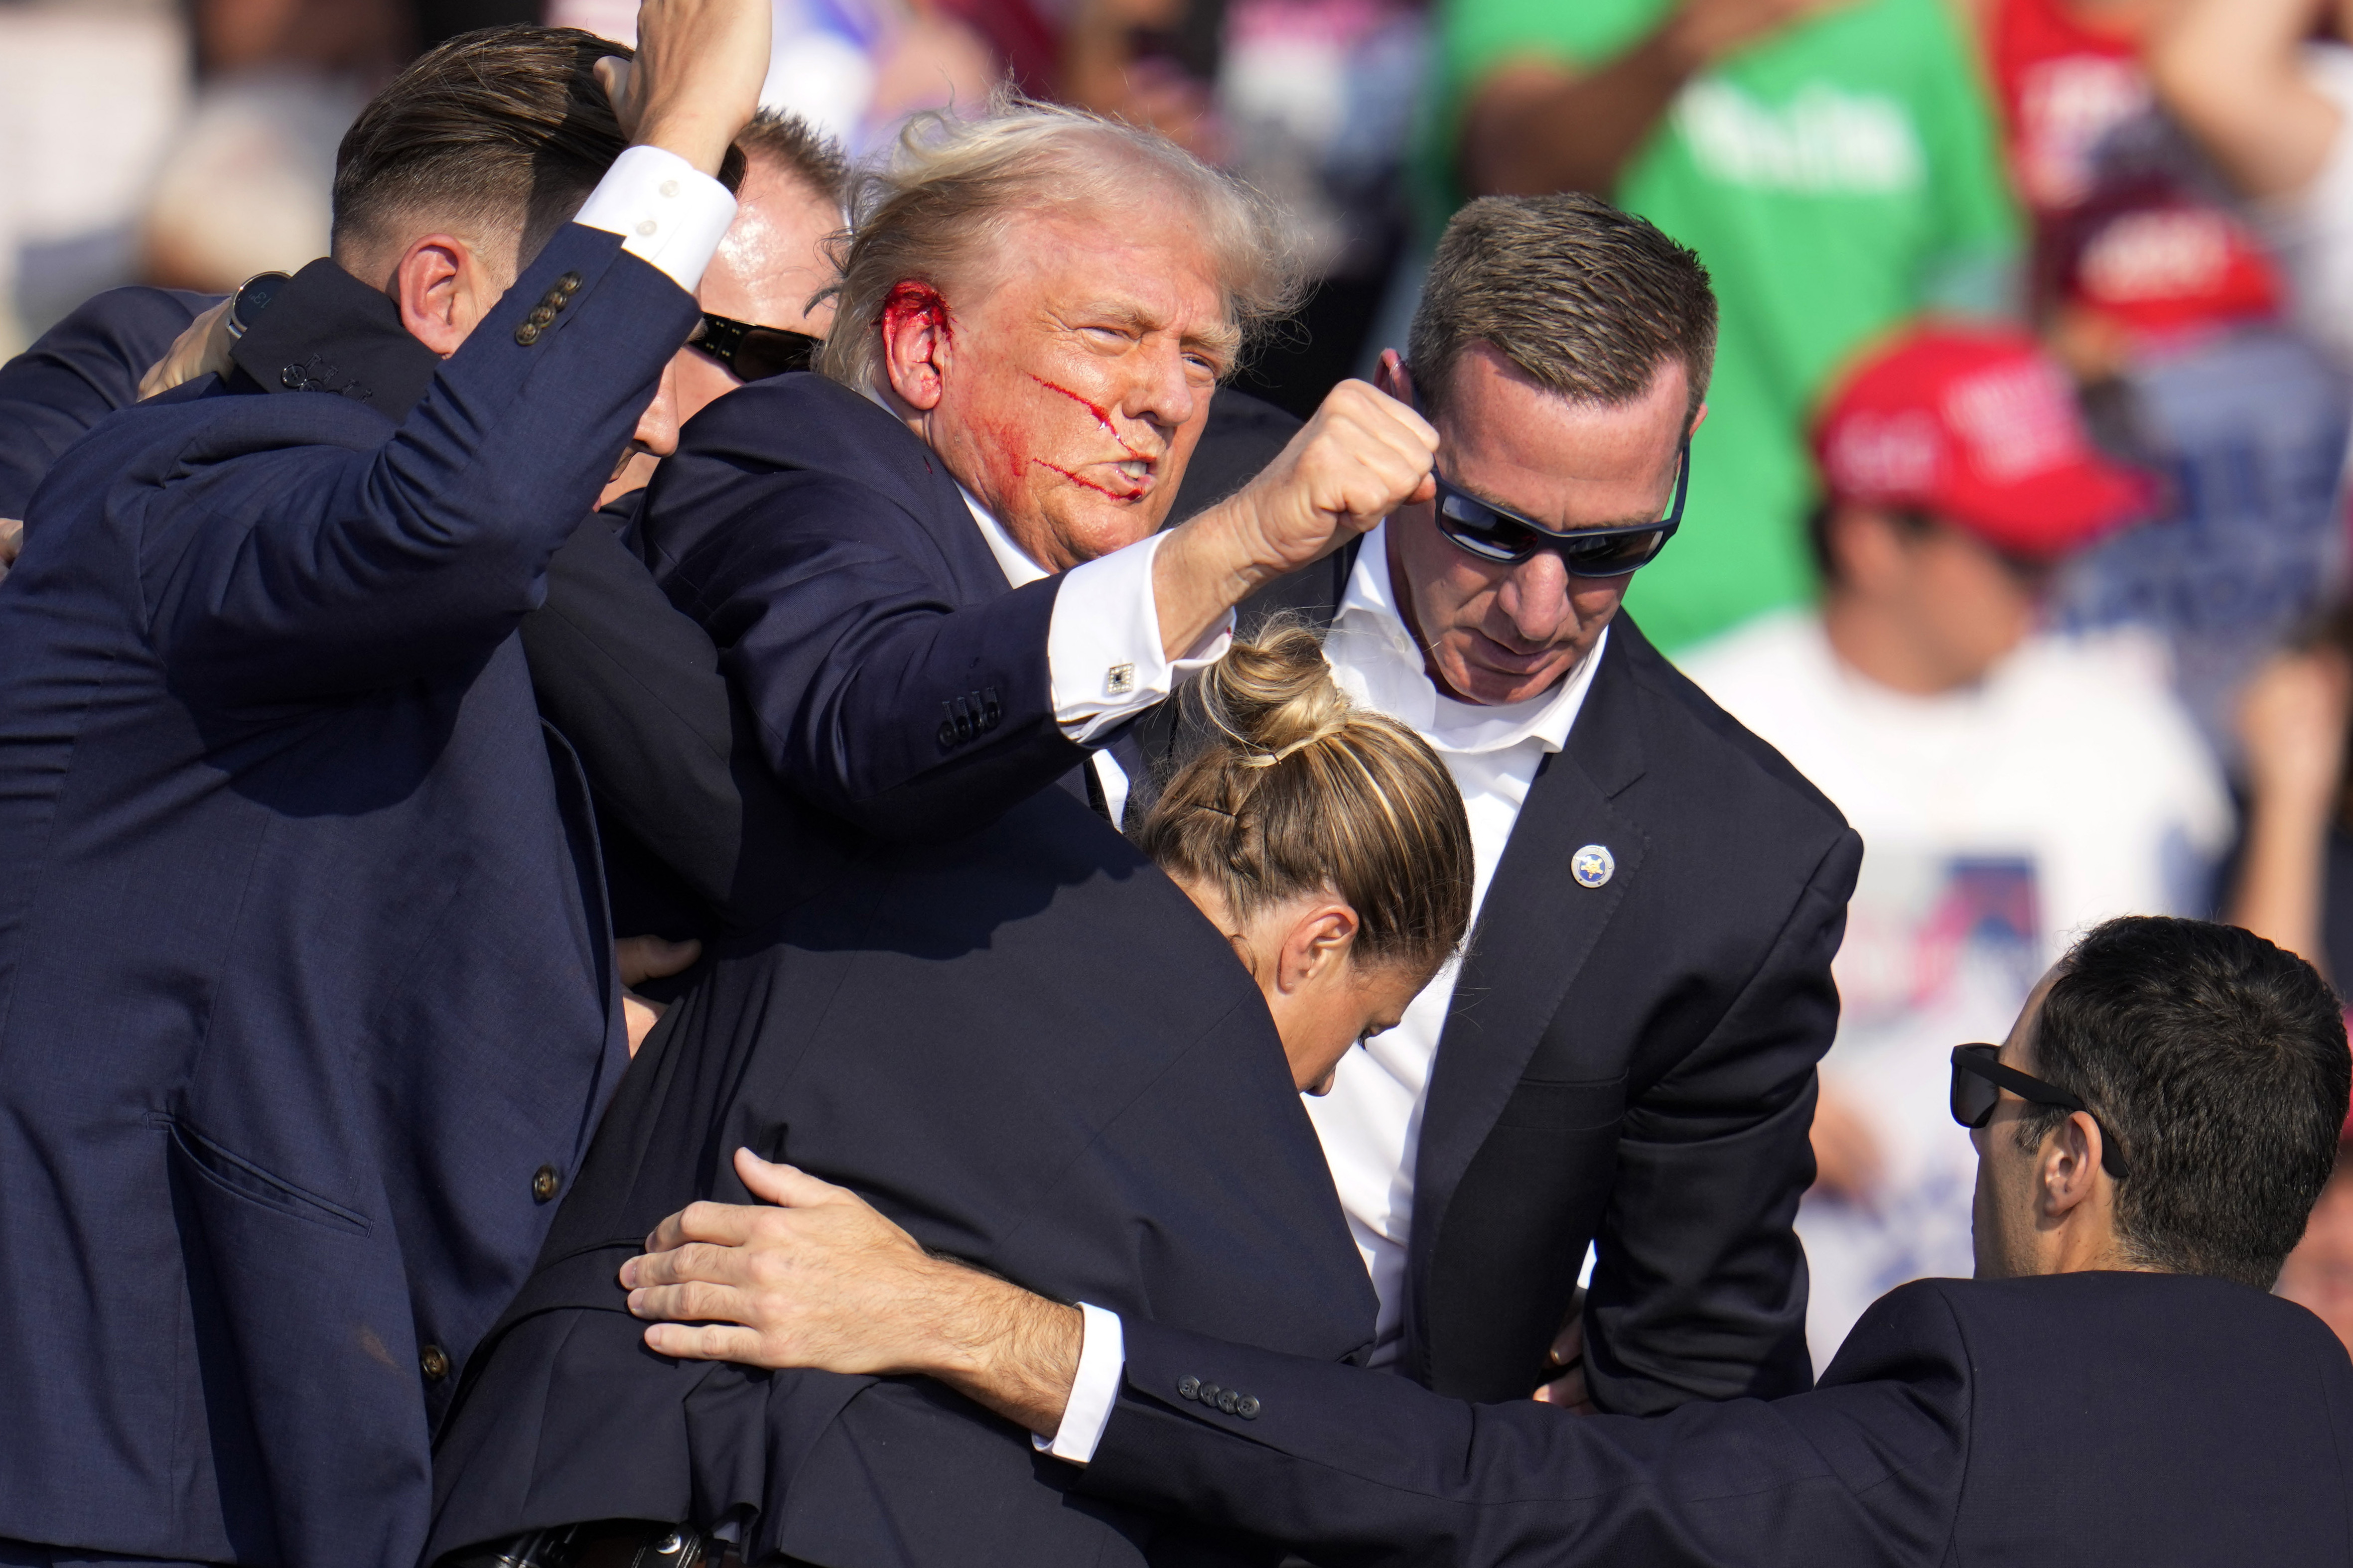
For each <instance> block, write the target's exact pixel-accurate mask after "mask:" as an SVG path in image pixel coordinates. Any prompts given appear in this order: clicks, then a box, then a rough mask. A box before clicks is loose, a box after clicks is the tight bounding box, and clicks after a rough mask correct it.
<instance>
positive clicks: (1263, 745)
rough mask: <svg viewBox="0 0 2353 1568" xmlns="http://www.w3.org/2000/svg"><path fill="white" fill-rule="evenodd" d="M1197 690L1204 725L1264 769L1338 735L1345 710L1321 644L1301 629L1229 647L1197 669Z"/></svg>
mask: <svg viewBox="0 0 2353 1568" xmlns="http://www.w3.org/2000/svg"><path fill="white" fill-rule="evenodd" d="M1200 691H1201V700H1202V702H1203V705H1204V707H1205V708H1206V709H1207V710H1208V716H1209V720H1210V722H1212V723H1213V724H1215V725H1216V726H1217V727H1218V728H1219V729H1220V730H1223V731H1225V732H1226V733H1227V734H1228V735H1229V736H1231V737H1232V738H1233V739H1234V740H1235V741H1237V742H1240V744H1241V746H1242V748H1243V750H1244V752H1246V753H1247V755H1246V756H1245V758H1244V761H1245V763H1247V765H1249V766H1251V767H1261V768H1262V767H1271V766H1272V765H1273V764H1274V763H1278V762H1280V761H1282V759H1283V758H1285V757H1288V756H1291V755H1293V754H1294V753H1295V752H1301V751H1303V750H1305V749H1306V748H1307V747H1309V746H1312V745H1314V743H1315V742H1318V741H1321V740H1327V739H1329V738H1330V737H1332V736H1335V735H1337V734H1339V733H1340V732H1341V731H1343V730H1345V728H1346V727H1347V723H1348V716H1349V713H1350V711H1351V705H1350V703H1349V701H1348V699H1347V697H1346V696H1345V694H1343V693H1342V691H1341V690H1340V688H1339V685H1338V683H1337V682H1335V680H1334V679H1332V667H1331V666H1330V665H1329V664H1327V663H1325V662H1324V644H1323V642H1322V640H1321V639H1320V638H1318V637H1316V635H1315V634H1314V632H1312V631H1310V630H1308V629H1307V628H1306V627H1305V626H1280V627H1271V628H1269V629H1268V630H1266V631H1264V632H1261V634H1260V635H1259V638H1258V640H1257V641H1256V642H1254V643H1243V642H1238V643H1236V644H1234V646H1233V647H1232V648H1231V649H1230V650H1229V651H1228V652H1227V654H1226V657H1225V658H1221V659H1219V661H1218V662H1217V663H1216V664H1214V665H1212V666H1210V667H1209V668H1208V670H1206V671H1204V672H1203V674H1202V678H1201V687H1200Z"/></svg>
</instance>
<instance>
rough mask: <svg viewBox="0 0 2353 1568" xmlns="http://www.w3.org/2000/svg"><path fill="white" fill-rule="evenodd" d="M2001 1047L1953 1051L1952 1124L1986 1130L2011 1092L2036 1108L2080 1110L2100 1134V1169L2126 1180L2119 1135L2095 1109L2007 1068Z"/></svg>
mask: <svg viewBox="0 0 2353 1568" xmlns="http://www.w3.org/2000/svg"><path fill="white" fill-rule="evenodd" d="M2000 1054H2001V1047H2000V1046H1983V1045H1978V1046H1955V1047H1953V1120H1954V1121H1957V1122H1959V1123H1960V1124H1961V1125H1962V1126H1964V1127H1967V1128H1969V1129H1971V1130H1972V1131H1974V1130H1976V1129H1977V1128H1979V1127H1983V1126H1984V1125H1985V1124H1986V1123H1987V1122H1989V1121H1992V1120H1993V1108H1994V1107H1995V1106H1996V1105H1998V1104H2000V1102H2001V1091H2002V1090H2003V1089H2008V1090H2010V1093H2012V1094H2014V1095H2016V1096H2018V1098H2019V1099H2021V1100H2032V1101H2033V1102H2034V1103H2035V1104H2037V1105H2055V1106H2057V1107H2059V1109H2061V1110H2080V1111H2082V1112H2083V1113H2084V1115H2086V1116H2090V1117H2091V1118H2092V1125H2093V1126H2094V1127H2097V1128H2098V1129H2099V1130H2100V1167H2101V1169H2103V1170H2105V1171H2106V1172H2107V1173H2108V1174H2109V1175H2111V1176H2114V1177H2115V1178H2116V1180H2117V1181H2120V1182H2121V1181H2123V1180H2124V1179H2125V1157H2124V1154H2123V1152H2121V1151H2120V1150H2118V1149H2117V1147H2116V1134H2114V1133H2112V1132H2110V1131H2108V1126H2107V1123H2106V1122H2105V1121H2101V1120H2100V1119H2099V1117H2097V1116H2096V1115H2094V1114H2093V1111H2092V1108H2091V1107H2090V1106H2088V1105H2085V1104H2084V1102H2083V1101H2082V1100H2078V1099H2076V1098H2075V1097H2074V1096H2073V1095H2072V1094H2070V1093H2068V1092H2067V1091H2066V1090H2065V1089H2060V1088H2058V1087H2057V1086H2055V1085H2052V1084H2047V1083H2045V1082H2043V1081H2042V1079H2039V1078H2030V1077H2028V1076H2027V1075H2026V1074H2024V1073H2022V1072H2021V1071H2019V1070H2018V1069H2017V1068H2006V1067H2004V1066H2002V1065H2001V1063H2000V1061H1998V1060H1996V1059H1995V1058H1998V1057H1999V1056H2000Z"/></svg>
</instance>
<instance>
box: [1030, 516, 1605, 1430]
mask: <svg viewBox="0 0 2353 1568" xmlns="http://www.w3.org/2000/svg"><path fill="white" fill-rule="evenodd" d="M1387 535H1388V524H1387V523H1383V524H1382V525H1381V526H1380V527H1378V528H1376V529H1374V530H1373V531H1372V532H1370V533H1368V534H1366V536H1365V543H1364V548H1363V549H1362V550H1361V551H1359V552H1357V555H1356V570H1355V571H1354V572H1352V573H1351V574H1349V577H1348V586H1347V590H1346V592H1345V594H1344V595H1342V597H1341V600H1340V607H1339V611H1338V613H1337V614H1336V615H1335V616H1333V619H1332V630H1331V632H1330V634H1329V635H1328V636H1327V637H1325V638H1324V658H1326V659H1327V660H1329V661H1330V663H1331V666H1332V673H1333V677H1334V679H1336V680H1337V681H1338V682H1339V685H1340V688H1341V689H1342V690H1344V691H1345V692H1347V694H1348V695H1349V696H1350V697H1352V698H1354V699H1355V700H1356V701H1357V702H1359V703H1361V704H1362V705H1364V706H1365V707H1367V708H1370V709H1373V710H1376V711H1377V712H1382V713H1386V714H1388V716H1389V717H1390V718H1392V719H1396V720H1398V721H1401V722H1403V723H1405V724H1407V725H1409V726H1410V727H1411V728H1412V730H1413V731H1414V732H1415V733H1416V734H1418V735H1419V736H1420V737H1421V738H1422V739H1423V740H1424V741H1426V742H1429V743H1430V749H1431V750H1432V751H1434V752H1437V753H1438V755H1439V758H1440V761H1442V762H1444V763H1445V764H1446V771H1447V772H1448V773H1450V774H1451V775H1452V776H1453V779H1454V783H1455V786H1456V787H1457V788H1458V789H1460V790H1461V792H1462V804H1463V807H1464V810H1465V812H1466V813H1467V814H1468V816H1469V817H1470V819H1471V849H1472V860H1473V864H1474V881H1473V883H1472V905H1471V917H1472V921H1473V924H1474V927H1475V923H1476V921H1477V920H1478V917H1479V909H1480V906H1481V905H1482V904H1483V903H1484V902H1485V901H1486V897H1487V887H1488V884H1489V883H1490V882H1492V881H1493V879H1494V876H1495V868H1496V866H1497V865H1498V864H1499V863H1500V862H1501V861H1502V859H1503V858H1504V845H1505V843H1506V842H1508V841H1509V839H1510V838H1511V837H1512V826H1513V824H1514V823H1515V822H1517V821H1518V820H1519V816H1520V808H1521V807H1522V806H1523V805H1525V804H1527V798H1528V786H1529V785H1530V784H1534V783H1535V776H1536V770H1537V769H1538V768H1539V767H1541V766H1543V764H1544V759H1545V757H1546V753H1548V752H1557V751H1559V750H1560V749H1561V747H1562V746H1564V745H1566V744H1567V742H1568V732H1569V730H1570V728H1571V727H1572V726H1573V725H1575V724H1576V722H1577V713H1578V712H1579V710H1582V709H1583V708H1584V706H1585V694H1586V692H1587V691H1588V690H1589V689H1591V688H1592V685H1593V672H1594V670H1595V669H1597V668H1599V666H1600V663H1601V658H1602V655H1603V654H1604V652H1606V651H1607V649H1608V647H1609V632H1608V631H1607V630H1606V629H1605V630H1604V631H1603V632H1602V634H1601V636H1600V637H1599V639H1598V640H1596V642H1595V643H1594V645H1593V651H1592V652H1591V653H1589V654H1588V655H1587V656H1586V658H1585V659H1584V660H1583V662H1581V663H1580V664H1578V665H1577V668H1575V669H1573V670H1571V671H1570V672H1569V674H1568V677H1567V679H1565V680H1563V681H1562V682H1561V683H1560V684H1559V685H1558V686H1556V687H1555V688H1553V689H1551V690H1550V691H1547V692H1546V693H1544V694H1543V695H1542V696H1539V697H1534V698H1530V699H1529V700H1526V701H1525V702H1515V703H1512V704H1510V705H1509V706H1495V707H1485V706H1481V705H1479V704H1475V703H1470V702H1461V701H1457V700H1455V699H1453V698H1451V697H1449V696H1446V695H1445V694H1444V693H1442V692H1440V690H1439V689H1438V688H1437V687H1436V686H1435V685H1433V684H1432V683H1431V681H1430V676H1429V674H1428V673H1427V671H1426V669H1425V668H1424V666H1423V662H1422V658H1421V651H1420V649H1419V647H1417V646H1416V645H1415V643H1414V640H1413V635H1412V634H1411V633H1410V632H1409V631H1408V630H1407V629H1406V626H1405V622H1404V620H1403V619H1402V618H1400V616H1398V609H1397V599H1396V595H1394V594H1393V593H1392V592H1391V589H1390V584H1389V563H1388V537H1387ZM1562 874H1563V875H1566V874H1567V870H1566V868H1563V873H1562ZM1459 967H1460V966H1459V964H1458V963H1448V964H1447V966H1446V967H1445V968H1443V969H1441V970H1440V971H1439V972H1438V974H1437V976H1436V978H1434V979H1432V980H1431V981H1430V984H1428V985H1425V986H1424V987H1422V989H1421V993H1420V994H1419V995H1417V996H1416V997H1415V998H1414V999H1413V1001H1412V1003H1411V1004H1410V1005H1408V1007H1407V1008H1406V1011H1405V1017H1404V1019H1403V1021H1402V1022H1400V1023H1399V1024H1398V1026H1397V1027H1396V1028H1394V1029H1391V1030H1389V1031H1388V1033H1386V1034H1381V1035H1376V1036H1375V1037H1373V1038H1371V1039H1369V1040H1367V1041H1366V1042H1365V1044H1364V1046H1363V1047H1362V1048H1360V1049H1357V1050H1353V1051H1350V1052H1349V1053H1348V1054H1347V1055H1346V1056H1345V1057H1344V1058H1341V1060H1340V1066H1339V1068H1338V1069H1337V1070H1336V1071H1335V1073H1334V1075H1333V1081H1332V1092H1331V1093H1329V1094H1327V1095H1324V1096H1323V1097H1322V1098H1320V1099H1310V1100H1308V1101H1307V1113H1308V1116H1309V1118H1310V1119H1311V1120H1313V1121H1314V1123H1315V1132H1316V1136H1317V1137H1319V1138H1320V1139H1322V1140H1323V1143H1324V1158H1325V1159H1326V1160H1327V1161H1329V1162H1330V1163H1331V1166H1332V1180H1333V1184H1334V1185H1335V1187H1336V1188H1337V1189H1338V1190H1339V1194H1340V1206H1341V1208H1342V1209H1343V1210H1344V1211H1345V1213H1346V1215H1347V1216H1348V1228H1349V1230H1350V1231H1351V1232H1352V1233H1353V1234H1354V1235H1355V1237H1356V1247H1357V1248H1358V1250H1359V1251H1361V1252H1362V1253H1363V1254H1364V1256H1365V1268H1366V1271H1367V1272H1369V1273H1370V1274H1371V1275H1372V1279H1373V1290H1374V1293H1375V1295H1377V1297H1378V1298H1379V1300H1380V1315H1379V1317H1378V1319H1377V1323H1376V1327H1375V1331H1374V1334H1375V1338H1374V1347H1373V1355H1372V1364H1374V1365H1376V1366H1378V1365H1382V1364H1385V1363H1390V1362H1394V1361H1395V1360H1396V1359H1397V1357H1398V1351H1399V1349H1400V1345H1401V1341H1402V1332H1403V1321H1402V1320H1403V1314H1404V1308H1405V1268H1406V1246H1407V1243H1408V1241H1409V1238H1410V1235H1411V1227H1412V1223H1413V1176H1414V1154H1415V1146H1416V1144H1417V1142H1419V1136H1420V1132H1421V1108H1422V1101H1423V1098H1424V1096H1425V1095H1426V1094H1427V1092H1428V1090H1429V1087H1430V1063H1431V1062H1432V1061H1433V1060H1434V1059H1435V1058H1436V1057H1437V1055H1438V1040H1439V1036H1440V1034H1441V1033H1442V1032H1443V1031H1444V1029H1445V1027H1446V1012H1447V1008H1448V1006H1449V1005H1451V1003H1452V1001H1453V999H1454V983H1455V980H1456V977H1457V974H1458V972H1459ZM1104 1319H1108V1320H1110V1323H1111V1325H1112V1327H1113V1328H1115V1327H1116V1325H1117V1323H1118V1319H1117V1318H1116V1317H1115V1316H1114V1315H1113V1314H1111V1313H1108V1312H1103V1311H1101V1310H1099V1309H1092V1308H1091V1309H1089V1310H1088V1311H1087V1313H1086V1328H1085V1337H1086V1342H1087V1348H1086V1349H1085V1350H1082V1352H1081V1354H1080V1358H1079V1375H1078V1379H1077V1381H1076V1383H1075V1384H1073V1386H1072V1388H1071V1400H1070V1404H1069V1405H1068V1406H1067V1408H1066V1409H1065V1411H1064V1413H1063V1416H1062V1426H1061V1429H1060V1431H1058V1432H1057V1433H1056V1434H1055V1435H1054V1437H1053V1439H1052V1441H1051V1442H1050V1443H1049V1442H1048V1441H1047V1440H1046V1439H1044V1438H1042V1437H1041V1438H1039V1443H1038V1446H1039V1448H1040V1449H1041V1450H1044V1451H1047V1452H1050V1453H1052V1454H1054V1455H1055V1456H1057V1457H1058V1458H1065V1459H1069V1460H1071V1461H1072V1462H1073V1463H1078V1464H1083V1463H1085V1462H1086V1461H1087V1460H1088V1459H1090V1458H1093V1456H1094V1450H1095V1445H1096V1444H1097V1443H1098V1442H1100V1441H1101V1440H1102V1437H1103V1426H1104V1424H1105V1423H1107V1422H1108V1421H1109V1420H1110V1418H1111V1409H1112V1405H1113V1403H1114V1402H1115V1401H1116V1399H1117V1397H1118V1393H1119V1378H1120V1376H1121V1374H1122V1373H1123V1372H1124V1366H1125V1357H1124V1352H1122V1354H1121V1355H1120V1356H1119V1357H1118V1358H1117V1359H1116V1360H1114V1359H1113V1356H1112V1355H1111V1353H1110V1352H1108V1351H1104V1352H1094V1349H1093V1342H1094V1341H1095V1340H1097V1339H1098V1338H1101V1337H1103V1336H1105V1335H1107V1334H1108V1333H1109V1332H1110V1331H1112V1329H1106V1328H1104V1327H1102V1326H1099V1325H1100V1324H1101V1321H1102V1320H1104ZM1091 1352H1092V1353H1091Z"/></svg>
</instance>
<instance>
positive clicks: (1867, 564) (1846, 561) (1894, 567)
mask: <svg viewBox="0 0 2353 1568" xmlns="http://www.w3.org/2000/svg"><path fill="white" fill-rule="evenodd" d="M1829 545H1830V552H1831V559H1832V560H1834V561H1836V562H1837V563H1838V574H1839V578H1840V580H1841V582H1843V583H1846V584H1849V585H1851V586H1852V587H1856V588H1862V589H1865V590H1873V589H1877V588H1879V587H1881V586H1883V585H1884V584H1886V583H1887V582H1888V581H1889V579H1890V578H1892V577H1893V576H1894V574H1896V573H1897V572H1898V571H1899V570H1900V569H1901V568H1902V565H1903V562H1904V541H1903V539H1902V538H1901V537H1899V536H1898V534H1897V532H1896V529H1895V523H1894V520H1893V519H1891V518H1889V517H1887V516H1886V515H1885V514H1883V513H1882V512H1878V511H1875V510H1872V509H1871V508H1869V507H1860V506H1841V507H1836V508H1833V509H1832V510H1831V518H1830V540H1829Z"/></svg>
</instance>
